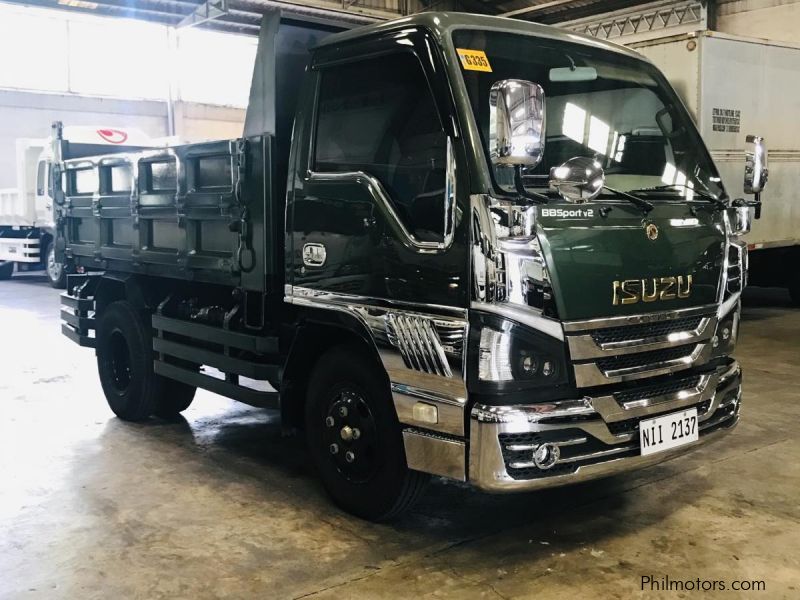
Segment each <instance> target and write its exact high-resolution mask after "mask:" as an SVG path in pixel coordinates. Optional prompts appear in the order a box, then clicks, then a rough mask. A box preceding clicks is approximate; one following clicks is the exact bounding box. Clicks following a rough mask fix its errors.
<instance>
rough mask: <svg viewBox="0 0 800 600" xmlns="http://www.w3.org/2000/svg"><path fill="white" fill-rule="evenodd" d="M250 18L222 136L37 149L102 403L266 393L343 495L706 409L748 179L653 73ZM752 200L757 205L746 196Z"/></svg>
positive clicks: (587, 444)
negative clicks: (237, 106)
mask: <svg viewBox="0 0 800 600" xmlns="http://www.w3.org/2000/svg"><path fill="white" fill-rule="evenodd" d="M334 29H335V27H333V26H331V25H326V24H324V23H298V22H291V21H287V20H285V19H281V17H280V15H278V14H274V15H270V16H267V17H265V19H264V23H263V25H262V33H261V37H260V43H259V52H258V56H257V59H256V68H255V73H254V78H253V84H252V91H251V98H250V106H249V108H248V113H247V119H246V125H245V133H244V136H243V138H242V139H238V140H232V141H224V142H214V143H204V144H194V145H187V146H177V147H174V148H168V149H161V150H149V151H144V152H141V153H134V154H115V155H109V156H98V157H93V158H82V159H79V160H68V161H64V162H63V163H62V164H61V165H60V168H59V169H58V170H57V172H56V183H57V185H56V187H57V188H59V190H60V192H59V194H58V198H57V205H58V238H57V248H58V252H59V253H60V254H61V255H63V258H64V260H65V261H66V264H67V265H68V266H69V268H70V270H71V271H78V272H79V273H81V274H78V275H71V276H70V278H69V284H68V290H67V292H66V293H65V295H64V296H63V310H62V318H63V332H64V333H65V334H66V335H67V336H69V337H70V338H71V339H73V340H74V341H76V342H77V343H78V344H80V345H82V346H88V347H93V348H95V351H96V354H97V364H98V370H99V373H100V379H101V382H102V386H103V390H104V392H105V395H106V398H107V400H108V403H109V405H110V406H111V409H112V410H113V411H114V412H115V413H116V414H117V415H118V416H119V417H120V418H123V419H127V420H144V419H148V418H149V417H151V415H157V416H160V417H170V416H174V415H176V414H177V413H179V412H180V411H182V410H184V409H185V408H186V407H187V406H189V404H190V402H191V401H192V398H193V396H194V393H195V389H196V388H198V387H199V388H203V389H207V390H211V391H212V392H215V393H217V394H220V395H223V396H227V397H230V398H234V399H236V400H240V401H242V402H245V403H248V404H251V405H255V406H261V407H269V408H273V409H278V410H279V411H280V414H281V418H282V420H283V423H284V424H285V427H286V428H287V430H294V429H298V430H302V431H303V432H304V435H305V436H306V437H307V440H308V448H309V450H308V452H309V458H310V460H311V461H312V462H313V463H314V465H315V466H316V468H317V470H318V471H319V474H320V477H321V479H322V481H323V482H324V485H325V487H326V488H327V490H328V491H329V492H330V494H331V496H332V497H333V499H334V500H335V501H336V502H337V503H338V504H339V505H340V506H342V507H344V508H345V509H346V510H348V511H351V512H353V513H355V514H357V515H360V516H363V517H366V518H371V519H386V518H389V517H392V516H394V515H397V514H398V513H400V512H401V511H402V510H404V509H406V508H407V507H408V506H410V505H411V504H412V502H413V501H414V500H415V499H416V498H417V497H418V495H419V493H420V491H421V490H422V488H423V484H424V482H425V481H426V479H427V478H428V477H429V474H434V475H441V476H445V477H449V478H453V479H456V480H460V481H466V482H469V483H471V484H473V485H475V486H477V487H479V488H481V489H484V490H489V491H494V492H510V491H523V490H535V489H539V488H543V487H548V486H556V485H563V484H568V483H573V482H578V481H584V480H587V479H591V478H595V477H599V476H605V475H609V474H613V473H619V472H623V471H627V470H629V469H633V468H636V467H642V466H645V465H650V464H653V463H655V462H658V461H661V460H664V459H665V458H668V457H672V456H675V455H676V454H681V453H684V452H687V451H688V450H690V449H692V448H694V447H695V446H697V444H699V443H702V442H704V441H706V440H709V439H711V438H713V437H714V436H716V435H717V434H721V433H724V432H726V431H728V430H730V429H731V428H732V427H733V426H734V425H735V424H736V422H737V420H738V418H739V406H740V403H741V373H740V369H739V366H738V364H737V362H736V361H735V360H734V359H733V358H732V357H731V353H732V351H733V348H734V345H735V342H736V338H737V331H738V325H739V313H740V300H739V298H740V294H741V291H742V288H743V286H744V285H745V283H746V275H747V254H746V247H745V245H744V244H743V243H742V242H741V241H740V240H739V236H740V235H741V234H743V233H744V232H746V231H747V229H748V228H749V223H750V211H751V207H753V206H754V205H756V204H757V203H758V202H759V192H760V191H761V188H762V187H763V185H764V183H765V181H766V151H765V149H764V144H763V140H760V139H759V138H753V140H752V141H753V151H752V153H751V154H750V155H749V158H748V161H747V164H746V165H745V169H744V170H745V175H744V179H745V186H746V188H747V190H746V191H748V192H750V193H754V194H756V196H755V199H752V200H741V199H740V200H732V199H731V198H730V197H729V196H728V194H727V193H726V191H725V189H723V186H722V183H721V181H720V177H719V175H718V173H717V170H716V168H715V166H714V163H713V162H712V160H711V158H710V157H709V154H708V152H707V150H706V147H705V146H704V144H703V141H702V140H701V139H700V137H699V135H698V133H697V130H696V128H695V126H694V124H693V123H692V121H691V119H690V118H689V116H688V114H687V112H686V109H685V108H684V106H683V104H682V103H681V101H680V100H679V99H678V97H677V96H676V94H675V93H674V91H673V90H672V89H671V88H670V86H669V85H668V84H667V82H666V80H665V79H664V77H663V75H662V74H661V73H660V72H659V71H658V70H657V69H656V68H655V67H654V66H653V65H652V64H651V63H650V62H648V61H647V60H645V59H643V58H642V57H640V56H639V55H637V54H636V53H634V52H631V51H629V50H626V49H624V48H621V47H618V46H615V45H612V44H607V43H605V42H600V41H598V40H595V39H591V38H586V37H582V36H579V35H575V34H573V33H567V32H564V31H561V30H558V29H555V28H550V27H543V26H538V25H534V24H531V23H522V22H517V21H513V20H507V19H499V18H491V17H477V16H471V15H464V14H451V13H426V14H421V15H417V16H414V17H410V18H405V19H402V20H399V21H395V22H391V23H385V24H381V25H378V26H370V27H365V28H361V29H355V30H350V31H340V32H335V31H334ZM759 208H760V207H759Z"/></svg>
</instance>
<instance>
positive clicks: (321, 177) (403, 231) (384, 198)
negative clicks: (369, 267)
mask: <svg viewBox="0 0 800 600" xmlns="http://www.w3.org/2000/svg"><path fill="white" fill-rule="evenodd" d="M451 146H452V142H450V141H449V138H448V148H447V150H448V152H447V165H448V167H449V166H450V165H451V163H453V164H454V160H451V157H452V156H453V152H452V147H451ZM448 177H449V175H448ZM307 178H308V181H311V182H320V183H324V182H330V183H356V184H358V185H361V186H362V187H364V188H366V190H367V191H368V192H369V194H370V196H372V199H373V200H375V204H376V206H377V207H378V208H379V209H380V211H381V212H383V214H384V216H385V217H386V221H387V223H388V224H389V226H390V227H391V228H392V229H393V230H394V232H395V234H396V235H397V237H398V238H399V239H400V241H401V242H402V243H403V245H404V246H405V247H406V248H408V249H409V250H414V251H416V252H420V253H423V254H439V253H441V252H445V251H446V250H447V249H448V248H450V246H451V245H452V244H453V232H452V231H451V228H450V227H449V226H448V229H447V230H446V232H445V233H446V235H445V236H444V241H442V242H426V241H422V240H420V239H418V238H417V237H416V236H414V234H413V233H411V232H410V231H409V230H408V228H406V226H405V224H404V223H403V221H402V220H401V219H400V216H399V215H398V214H397V211H396V210H395V208H394V205H393V204H392V201H391V199H390V198H389V194H388V193H387V192H386V189H385V188H384V187H383V184H381V182H380V181H379V180H378V179H377V178H376V177H373V176H372V175H370V174H369V173H365V172H364V171H349V172H345V173H320V172H314V171H309V172H308V174H307ZM444 195H445V198H443V199H442V202H443V203H444V204H445V221H447V220H448V216H450V215H447V214H446V213H447V209H454V208H455V203H454V201H453V198H454V197H455V187H454V185H452V184H451V183H450V182H448V183H447V189H446V192H445V194H444ZM452 220H453V222H455V218H453V219H452ZM445 224H446V225H447V222H446V223H445Z"/></svg>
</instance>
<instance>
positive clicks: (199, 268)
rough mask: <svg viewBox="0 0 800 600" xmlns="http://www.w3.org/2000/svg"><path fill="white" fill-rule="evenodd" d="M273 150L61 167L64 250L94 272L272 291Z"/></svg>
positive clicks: (239, 146) (129, 156) (223, 146)
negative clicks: (128, 274) (125, 273)
mask: <svg viewBox="0 0 800 600" xmlns="http://www.w3.org/2000/svg"><path fill="white" fill-rule="evenodd" d="M273 146H274V139H273V137H272V136H269V135H264V136H255V137H251V138H248V139H238V140H230V141H220V142H209V143H201V144H189V145H185V146H176V147H173V148H165V149H159V150H147V151H142V152H136V153H122V154H108V155H102V156H97V157H91V158H81V159H73V160H67V161H64V163H63V174H62V177H61V182H62V186H61V190H60V191H61V193H60V194H57V197H56V204H57V205H58V212H59V217H60V219H59V225H58V232H59V247H60V249H61V250H63V252H64V254H65V255H66V257H67V258H68V259H72V260H73V262H74V264H75V265H76V266H82V267H86V268H89V269H101V270H113V271H121V272H131V273H141V274H149V275H158V276H164V277H171V278H176V279H185V280H192V281H202V282H208V283H219V284H223V285H231V286H237V287H243V288H245V289H248V290H253V291H264V292H269V291H272V289H273V287H275V286H276V285H278V284H276V282H275V280H274V278H275V276H276V275H278V274H280V269H279V267H278V264H277V260H278V259H279V258H280V257H278V256H276V255H275V254H276V249H278V248H281V247H282V235H283V234H282V231H283V223H282V210H281V209H280V207H279V206H276V205H277V204H279V203H278V202H274V200H275V199H276V198H278V197H279V195H278V194H276V192H275V189H274V184H275V178H274V166H273V165H274V160H273V157H272V153H273Z"/></svg>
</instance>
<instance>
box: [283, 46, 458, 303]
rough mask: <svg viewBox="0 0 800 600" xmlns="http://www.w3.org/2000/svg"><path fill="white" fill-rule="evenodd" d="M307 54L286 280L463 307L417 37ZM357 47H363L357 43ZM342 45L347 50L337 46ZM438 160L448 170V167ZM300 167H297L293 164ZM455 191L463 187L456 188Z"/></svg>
mask: <svg viewBox="0 0 800 600" xmlns="http://www.w3.org/2000/svg"><path fill="white" fill-rule="evenodd" d="M406 35H408V36H409V39H408V40H407V41H408V43H407V44H399V43H398V41H397V36H396V35H395V36H392V39H391V40H390V41H387V42H385V43H383V42H380V41H378V42H372V43H371V46H370V47H369V48H366V47H357V48H352V49H350V50H351V57H350V58H343V57H342V56H341V53H339V52H336V53H337V54H339V56H338V57H337V58H336V60H331V61H328V60H325V58H324V53H323V56H322V57H318V59H319V60H316V61H315V63H314V65H313V69H314V72H315V76H316V94H315V104H314V110H313V112H312V113H311V115H312V118H311V123H310V127H309V133H310V138H311V143H310V144H309V146H308V155H307V156H306V157H304V158H302V157H301V158H299V160H298V165H297V171H298V173H297V175H298V177H297V178H296V179H295V188H294V190H293V199H292V206H291V215H290V219H289V223H290V231H289V232H288V233H289V234H290V237H289V239H291V244H292V268H291V272H290V273H289V274H288V275H289V278H290V280H291V281H292V283H293V285H294V286H295V287H300V288H311V289H314V290H325V291H329V292H338V293H346V294H356V295H359V296H366V297H372V298H384V299H390V300H402V301H406V302H419V303H430V304H444V305H456V306H460V305H462V304H463V301H464V295H463V290H464V288H465V286H463V281H464V278H465V276H466V265H467V260H466V250H465V244H464V242H463V240H465V239H466V235H465V231H463V230H464V229H465V228H464V227H463V226H462V227H461V230H459V225H463V224H461V223H460V222H458V223H457V222H456V217H455V215H456V213H457V210H456V206H455V203H456V197H455V188H456V185H455V183H454V182H452V181H451V182H448V175H449V176H450V177H454V176H455V169H454V168H453V165H454V161H455V155H454V152H455V149H454V144H453V138H454V132H453V130H452V127H453V123H452V119H447V118H446V117H444V118H443V112H444V114H452V112H450V111H449V109H448V110H445V111H442V99H441V98H440V97H438V95H437V94H436V93H435V91H434V89H435V87H436V86H432V85H431V82H432V81H434V82H435V83H439V84H441V83H443V82H442V77H443V75H442V71H439V73H440V75H439V76H438V77H435V78H434V75H433V74H432V73H431V70H432V69H434V65H433V64H431V63H430V62H428V61H430V60H431V53H430V52H426V53H424V56H425V57H426V58H425V59H423V58H422V56H421V55H422V53H420V52H418V51H417V49H418V48H417V47H418V46H419V44H420V43H423V44H424V41H425V40H424V39H423V38H424V36H423V35H422V34H418V35H417V36H416V37H415V36H414V35H412V34H406ZM361 46H363V44H362V45H361ZM344 53H345V54H347V53H348V52H347V49H346V50H345V51H344ZM448 165H450V168H449V169H448ZM303 167H305V168H303ZM462 189H464V190H466V189H467V188H466V185H465V186H463V188H462Z"/></svg>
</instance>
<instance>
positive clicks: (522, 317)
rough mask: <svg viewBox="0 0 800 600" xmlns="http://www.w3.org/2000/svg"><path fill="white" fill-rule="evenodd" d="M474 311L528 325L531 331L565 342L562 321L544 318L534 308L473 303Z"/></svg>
mask: <svg viewBox="0 0 800 600" xmlns="http://www.w3.org/2000/svg"><path fill="white" fill-rule="evenodd" d="M470 308H472V310H480V311H483V312H488V313H492V314H495V315H499V316H501V317H505V318H507V319H511V320H512V321H516V322H518V323H520V324H522V325H526V326H528V327H530V328H531V329H535V330H536V331H540V332H542V333H544V334H546V335H549V336H550V337H553V338H555V339H557V340H558V341H560V342H563V341H564V330H563V328H562V324H561V322H560V321H556V320H555V319H550V318H548V317H543V316H541V315H539V314H537V313H536V312H535V310H534V309H532V308H521V307H516V306H512V305H510V304H496V303H489V302H474V301H473V302H472V304H471V305H470Z"/></svg>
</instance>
